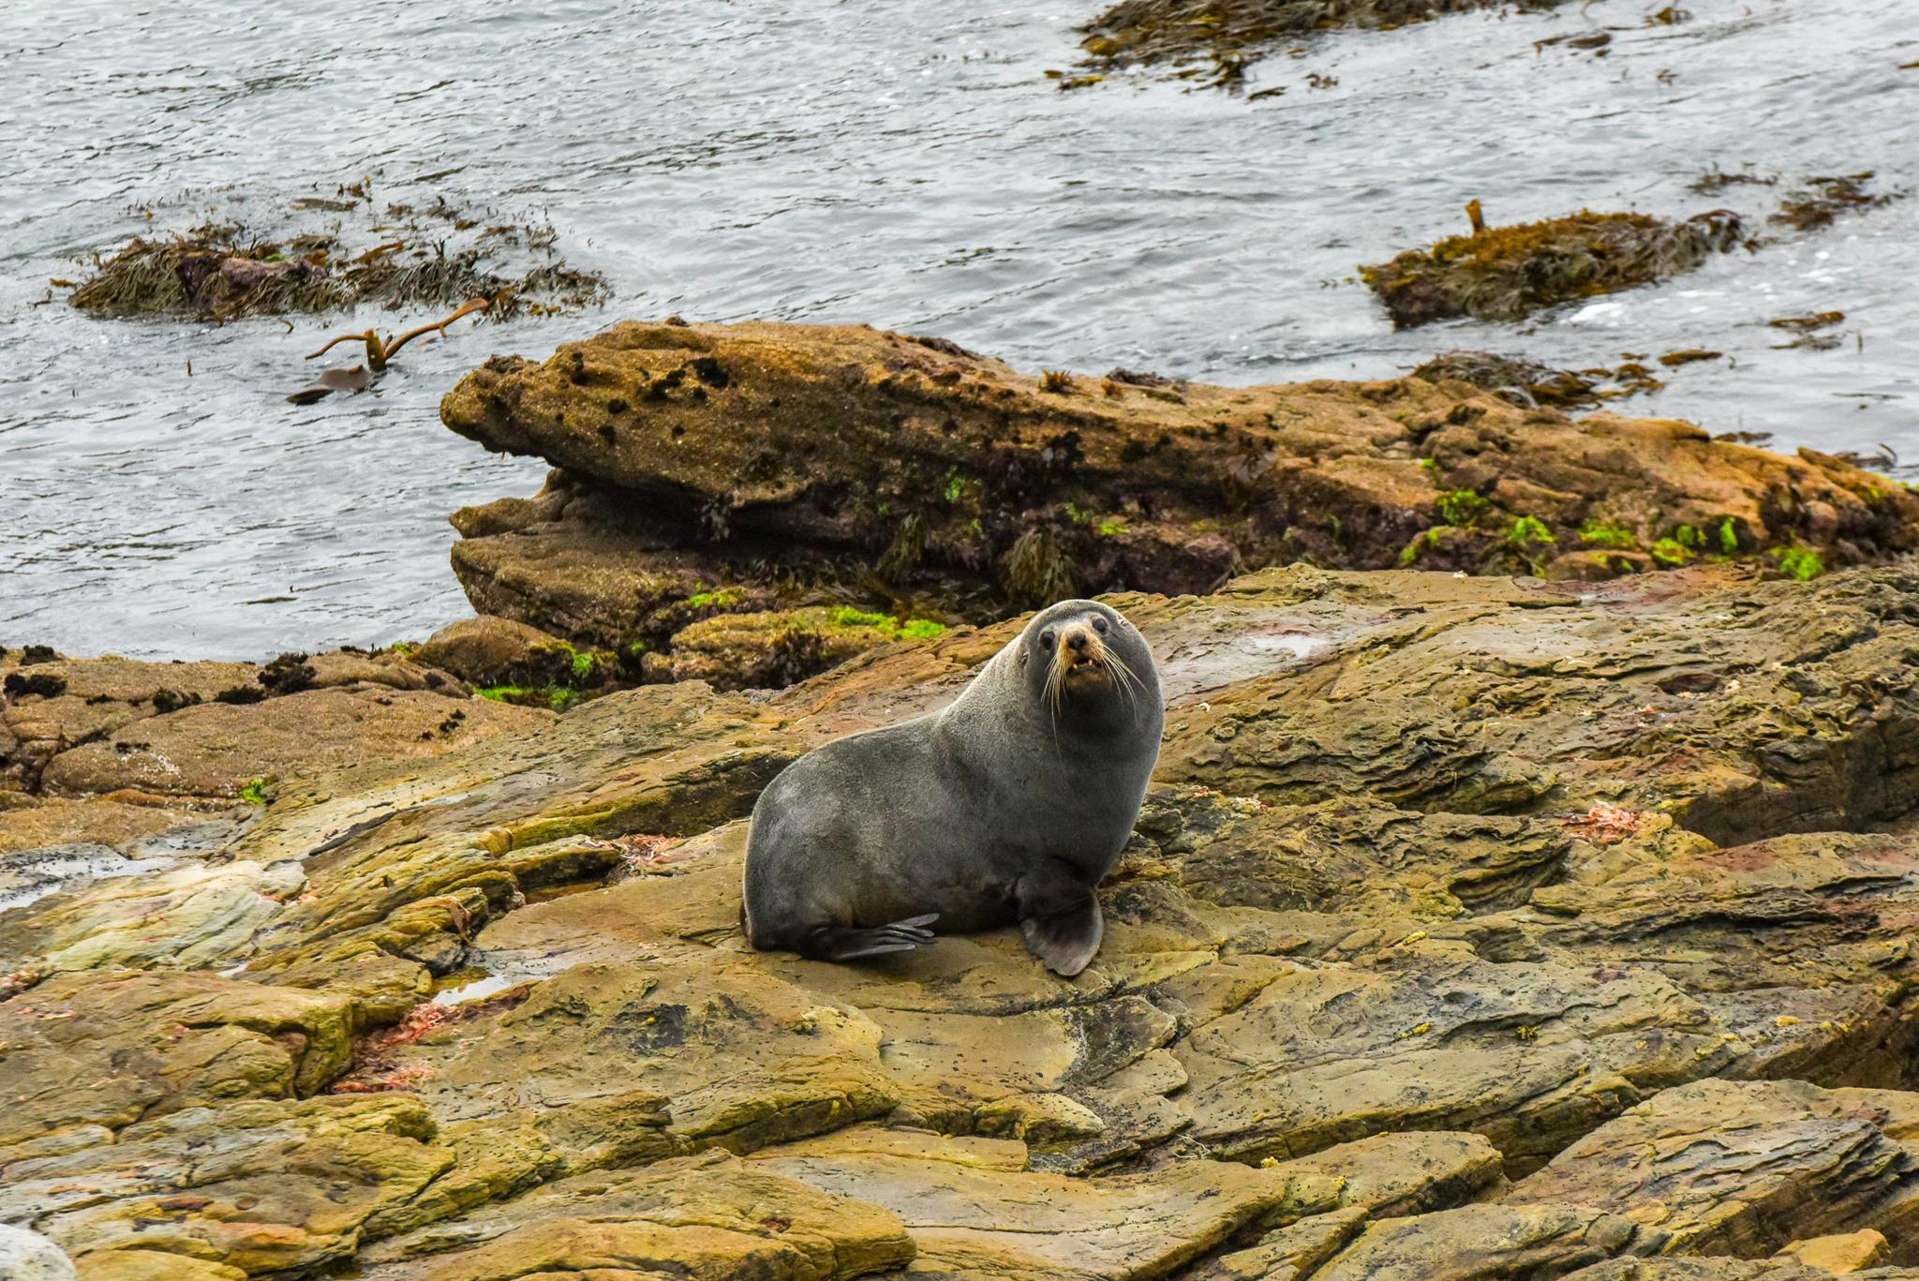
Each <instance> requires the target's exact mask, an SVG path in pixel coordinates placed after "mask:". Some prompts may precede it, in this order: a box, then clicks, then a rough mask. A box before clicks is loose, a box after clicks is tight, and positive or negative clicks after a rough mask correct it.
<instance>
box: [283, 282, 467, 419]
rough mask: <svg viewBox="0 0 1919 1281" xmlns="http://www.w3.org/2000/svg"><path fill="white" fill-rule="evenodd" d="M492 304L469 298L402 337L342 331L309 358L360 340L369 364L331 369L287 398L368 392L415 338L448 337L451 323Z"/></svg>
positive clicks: (303, 401) (301, 401) (303, 400)
mask: <svg viewBox="0 0 1919 1281" xmlns="http://www.w3.org/2000/svg"><path fill="white" fill-rule="evenodd" d="M492 306H493V304H492V301H491V300H489V299H486V298H469V299H467V300H466V301H465V302H463V303H461V304H460V305H459V306H458V307H457V308H455V309H454V312H453V314H452V315H450V316H447V317H445V318H443V319H440V320H435V321H433V322H431V323H430V324H425V325H419V326H416V327H415V328H412V329H409V330H407V331H406V332H405V333H403V334H401V335H399V336H398V337H393V338H382V337H380V331H379V330H377V329H367V330H363V331H361V332H360V333H357V334H340V335H339V336H337V337H335V338H333V339H330V340H329V341H328V342H327V344H326V346H324V347H322V348H320V350H318V351H316V352H312V353H310V354H309V355H308V356H307V359H308V360H314V359H317V358H319V357H321V356H324V355H326V354H327V353H328V352H329V351H332V350H333V349H334V348H335V347H337V346H339V345H340V344H341V343H343V342H357V343H361V344H363V345H364V346H365V349H366V364H364V365H354V366H353V367H352V368H350V369H329V370H327V371H326V372H325V373H323V374H321V375H320V376H319V377H318V378H317V379H315V380H314V381H313V382H312V383H311V384H310V385H308V386H305V387H302V388H300V390H298V391H296V392H294V393H292V394H291V395H289V396H288V397H287V399H288V400H290V401H292V402H293V403H294V404H296V405H310V404H312V403H313V402H314V401H316V400H322V399H324V398H326V397H327V396H330V395H332V394H333V393H334V392H336V391H365V390H366V389H367V388H368V387H370V386H372V385H373V383H374V381H375V380H376V379H378V378H379V376H380V375H381V374H383V373H385V372H386V366H387V362H388V361H389V360H391V359H393V357H394V355H395V353H397V352H398V351H399V350H400V348H402V347H404V346H406V345H407V344H408V343H410V342H412V341H413V340H414V339H415V338H421V337H424V336H425V335H427V334H439V335H440V336H441V337H443V338H444V337H445V336H446V330H447V326H448V325H451V324H452V323H453V322H454V321H456V320H458V319H460V317H462V316H470V315H472V314H473V313H474V312H476V311H489V310H491V309H492Z"/></svg>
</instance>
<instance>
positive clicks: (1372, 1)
mask: <svg viewBox="0 0 1919 1281" xmlns="http://www.w3.org/2000/svg"><path fill="white" fill-rule="evenodd" d="M1560 3H1563V0H1517V2H1516V3H1513V2H1512V0H1121V3H1119V4H1115V5H1113V6H1112V7H1111V8H1109V9H1107V10H1105V11H1104V12H1102V13H1101V14H1100V15H1099V16H1098V17H1097V18H1094V19H1093V20H1092V21H1091V22H1089V23H1088V24H1087V25H1086V26H1085V28H1084V30H1085V32H1086V38H1085V39H1084V40H1082V41H1081V42H1080V47H1081V48H1083V49H1085V50H1086V52H1087V54H1088V55H1089V61H1090V62H1092V63H1093V64H1095V65H1096V66H1099V67H1102V68H1109V67H1118V66H1128V65H1133V64H1140V65H1147V66H1151V65H1154V64H1157V63H1166V62H1186V61H1191V60H1195V59H1199V58H1211V59H1212V60H1213V61H1214V62H1215V63H1216V64H1218V65H1220V66H1222V67H1225V66H1238V65H1243V64H1244V63H1245V62H1248V61H1251V60H1253V59H1256V58H1258V57H1260V56H1262V55H1263V54H1265V53H1266V52H1268V51H1269V49H1270V46H1272V45H1273V44H1274V43H1276V42H1277V41H1280V40H1286V39H1294V38H1298V37H1301V36H1307V35H1311V34H1313V33H1314V32H1317V31H1328V30H1334V29H1337V28H1342V27H1361V28H1374V29H1391V28H1393V27H1401V26H1405V25H1406V24H1408V23H1413V22H1423V21H1425V20H1427V19H1429V18H1433V17H1437V16H1439V15H1441V14H1447V13H1461V12H1467V11H1470V10H1475V9H1497V8H1518V9H1521V10H1546V9H1552V8H1555V7H1556V6H1557V5H1558V4H1560Z"/></svg>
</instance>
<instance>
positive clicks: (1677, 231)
mask: <svg viewBox="0 0 1919 1281" xmlns="http://www.w3.org/2000/svg"><path fill="white" fill-rule="evenodd" d="M1742 233H1743V225H1742V223H1741V221H1740V218H1739V215H1737V214H1735V213H1733V212H1731V211H1730V210H1724V209H1719V210H1713V211H1712V212H1710V213H1703V214H1698V215H1695V216H1694V217H1691V218H1688V219H1686V220H1685V221H1683V222H1677V223H1675V222H1670V221H1668V220H1666V219H1663V218H1655V217H1653V216H1651V215H1650V214H1634V213H1594V212H1592V211H1591V210H1581V211H1580V212H1579V213H1576V214H1572V215H1570V216H1568V217H1564V218H1551V219H1547V220H1545V221H1543V222H1529V223H1520V224H1518V225H1515V226H1510V227H1489V228H1484V229H1482V230H1475V231H1473V232H1472V233H1470V234H1468V235H1463V236H1450V237H1448V238H1447V239H1445V240H1441V241H1439V242H1438V243H1437V244H1435V245H1433V246H1432V247H1431V248H1430V249H1409V250H1407V251H1406V252H1405V253H1402V254H1400V255H1399V256H1398V257H1396V258H1394V259H1392V260H1391V261H1390V262H1385V263H1375V264H1373V265H1370V266H1363V267H1361V268H1360V278H1361V279H1362V280H1364V281H1365V282H1366V284H1367V285H1368V286H1370V287H1371V288H1372V290H1373V292H1374V293H1376V294H1378V295H1379V298H1380V301H1381V302H1383V303H1385V305H1386V309H1387V311H1389V312H1390V313H1392V317H1393V324H1394V326H1395V327H1396V328H1400V329H1409V328H1412V327H1413V326H1415V325H1424V324H1428V323H1430V322H1432V321H1435V320H1446V319H1450V318H1452V317H1455V316H1471V317H1473V318H1475V319H1477V320H1519V319H1521V318H1523V317H1525V316H1528V315H1530V314H1531V313H1533V312H1535V311H1538V310H1540V309H1542V308H1545V307H1552V306H1556V305H1558V304H1560V303H1564V302H1570V301H1573V300H1576V299H1580V298H1590V297H1593V296H1595V295H1598V294H1609V293H1616V292H1618V291H1619V290H1622V289H1631V288H1633V287H1635V286H1638V285H1644V284H1650V283H1652V282H1653V281H1656V280H1661V279H1664V278H1665V277H1667V276H1672V275H1677V274H1678V273H1680V272H1684V271H1690V270H1692V269H1693V268H1695V267H1697V266H1699V264H1700V263H1702V262H1704V261H1705V260H1706V259H1707V258H1708V257H1710V256H1711V255H1712V254H1715V253H1723V252H1725V251H1726V250H1729V249H1731V248H1733V247H1734V246H1735V245H1737V244H1739V243H1740V241H1741V238H1742Z"/></svg>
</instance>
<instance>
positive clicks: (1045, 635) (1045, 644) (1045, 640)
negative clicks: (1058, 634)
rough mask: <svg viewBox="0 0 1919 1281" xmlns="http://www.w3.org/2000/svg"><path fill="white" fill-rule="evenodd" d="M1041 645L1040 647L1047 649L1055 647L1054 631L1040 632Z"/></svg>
mask: <svg viewBox="0 0 1919 1281" xmlns="http://www.w3.org/2000/svg"><path fill="white" fill-rule="evenodd" d="M1039 647H1040V648H1041V649H1045V650H1050V649H1052V648H1053V633H1051V632H1041V633H1040V634H1039Z"/></svg>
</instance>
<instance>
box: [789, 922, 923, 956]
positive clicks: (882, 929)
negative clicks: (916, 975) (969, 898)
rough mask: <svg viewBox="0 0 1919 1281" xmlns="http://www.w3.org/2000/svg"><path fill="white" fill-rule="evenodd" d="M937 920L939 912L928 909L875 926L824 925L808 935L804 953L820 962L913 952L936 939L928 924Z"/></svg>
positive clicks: (801, 951)
mask: <svg viewBox="0 0 1919 1281" xmlns="http://www.w3.org/2000/svg"><path fill="white" fill-rule="evenodd" d="M937 920H939V913H938V912H928V913H927V914H926V915H924V916H910V917H908V918H907V919H905V920H904V921H894V922H893V923H892V924H891V925H877V926H874V927H873V928H871V929H853V928H851V927H848V926H843V925H822V926H821V927H819V928H818V929H816V930H814V931H813V932H812V933H810V934H809V935H807V938H806V943H805V945H804V946H802V947H801V948H800V954H801V955H803V956H808V957H811V958H812V959H814V960H816V961H863V960H865V959H866V958H868V957H871V956H887V955H890V954H892V953H894V952H911V951H912V950H913V949H915V948H919V947H924V946H926V945H927V944H928V943H931V942H932V941H933V931H932V930H930V929H928V928H926V927H927V926H929V925H931V924H932V923H933V922H934V921H937Z"/></svg>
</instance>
